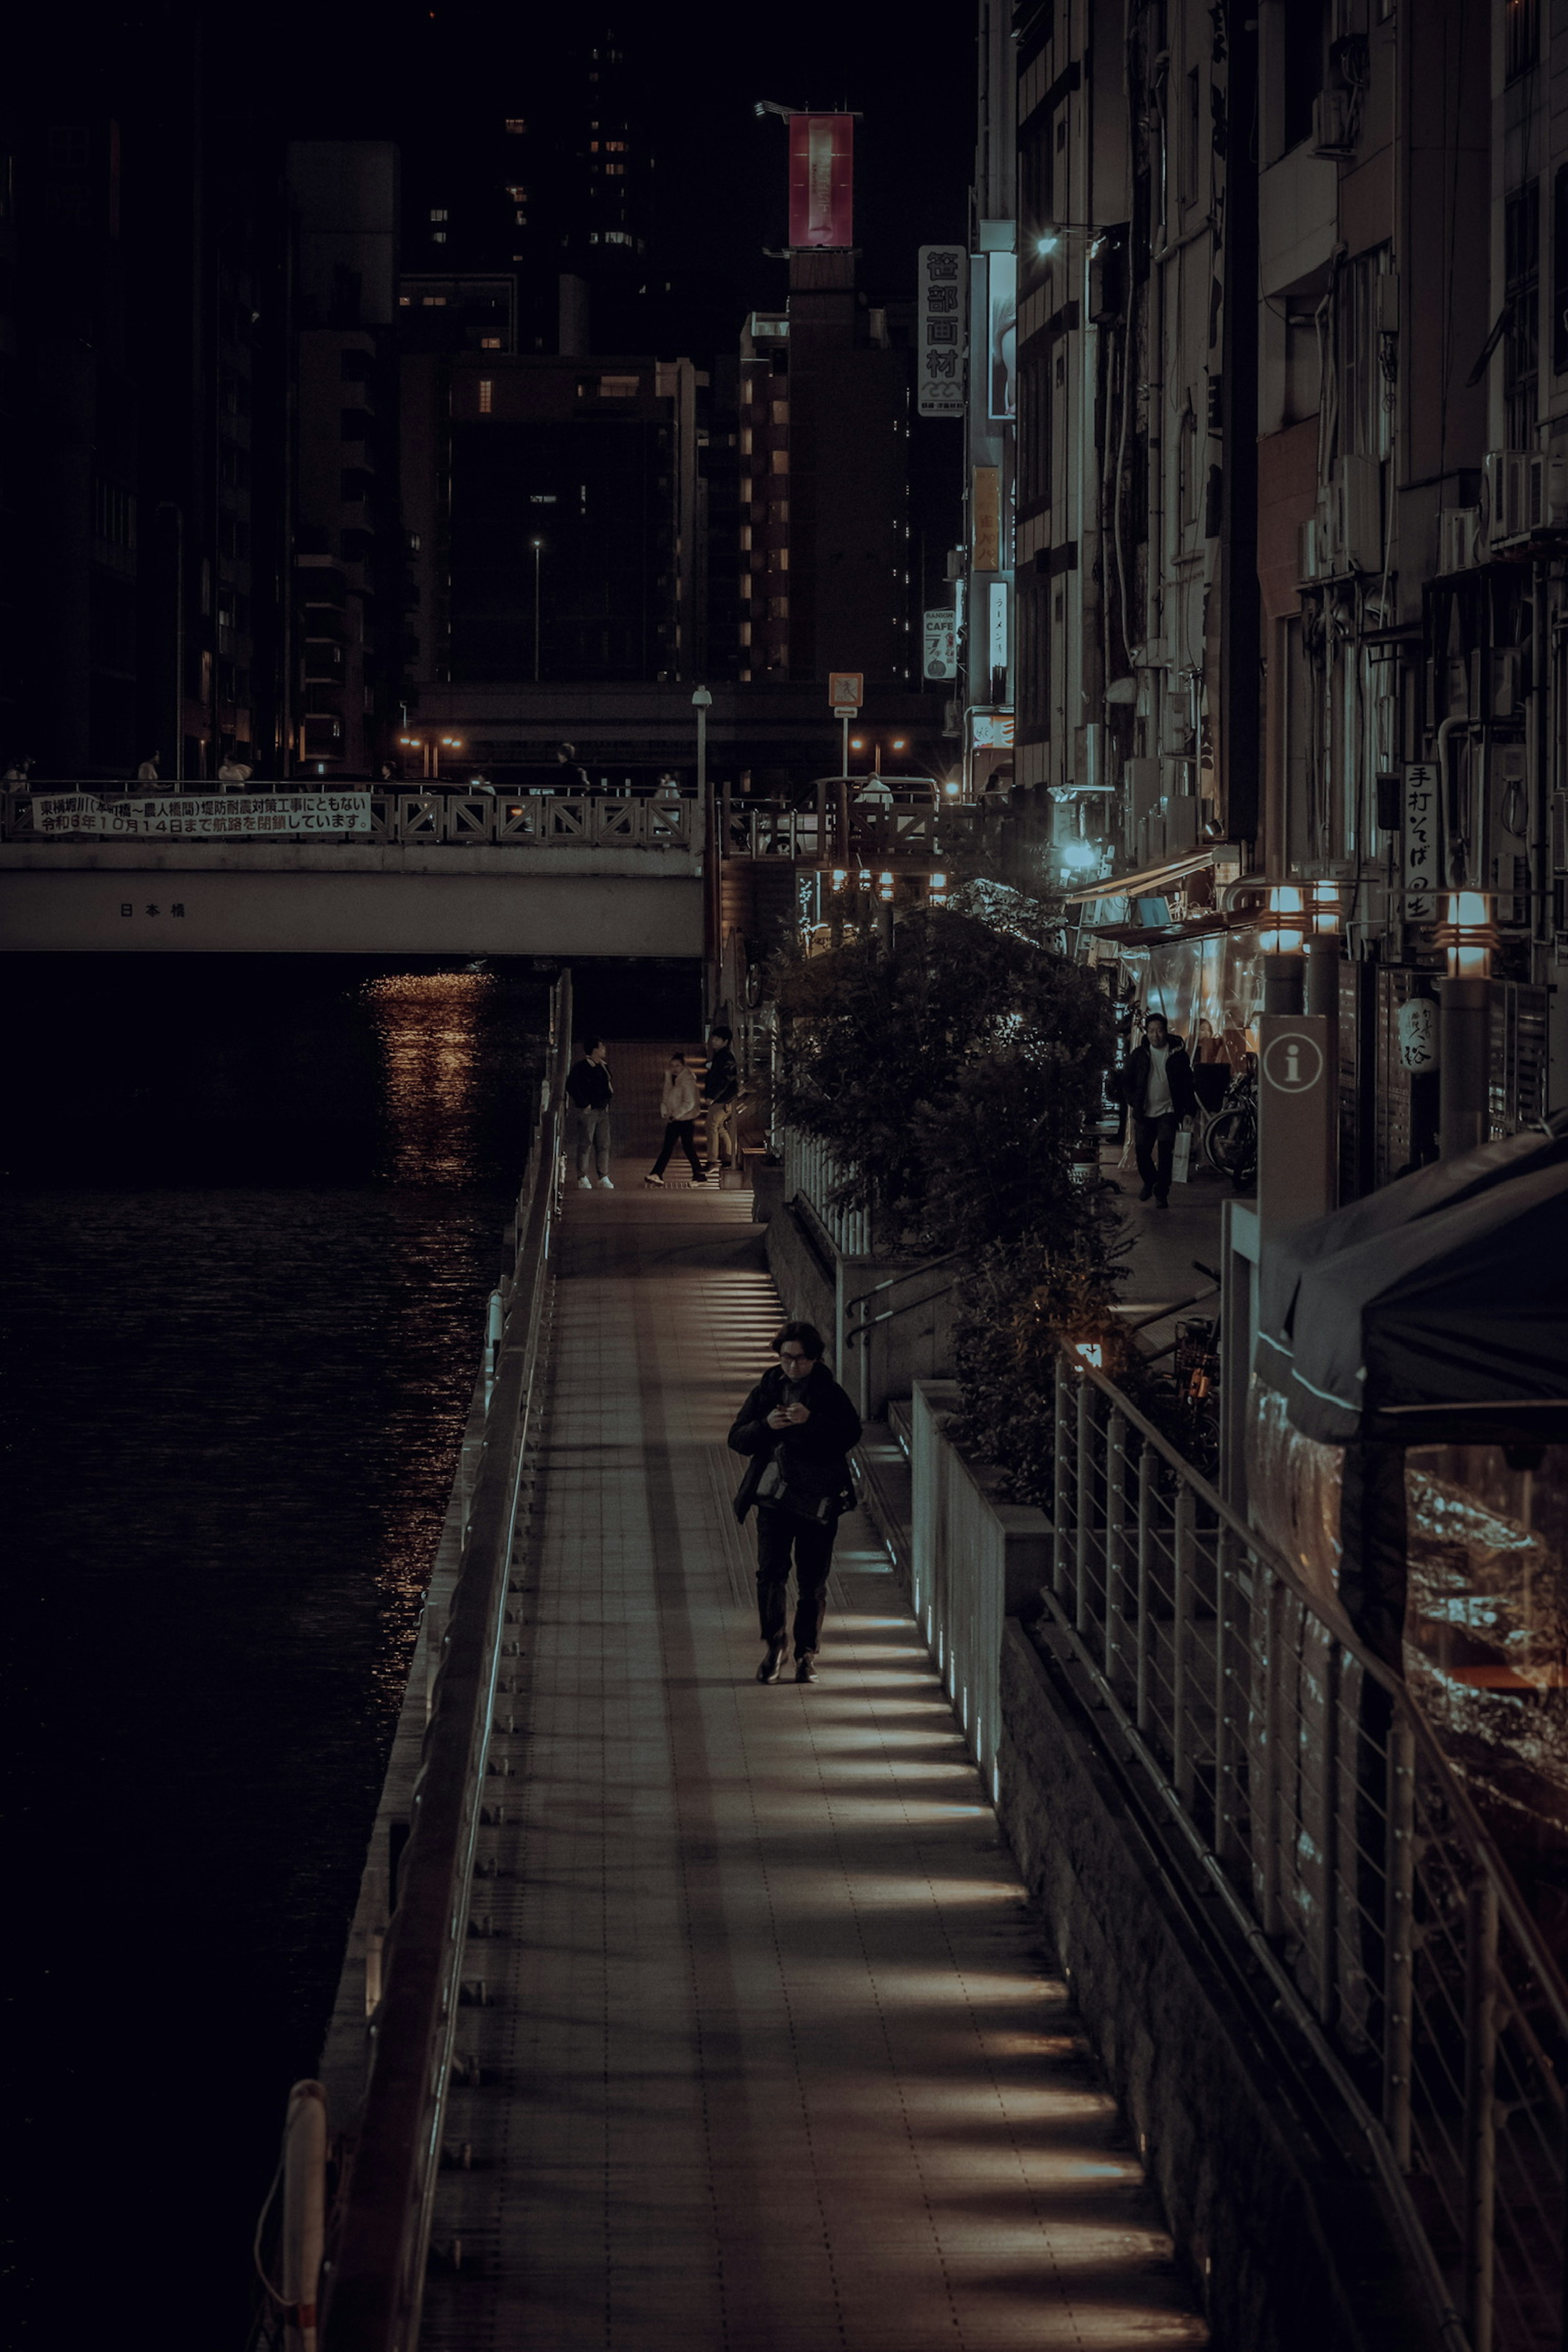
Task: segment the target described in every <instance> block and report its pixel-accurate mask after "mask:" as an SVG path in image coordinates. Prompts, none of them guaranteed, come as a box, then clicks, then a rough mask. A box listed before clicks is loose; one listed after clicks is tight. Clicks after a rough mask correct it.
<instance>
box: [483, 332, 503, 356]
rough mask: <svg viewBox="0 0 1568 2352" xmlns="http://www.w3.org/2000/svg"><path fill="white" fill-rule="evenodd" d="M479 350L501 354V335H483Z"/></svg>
mask: <svg viewBox="0 0 1568 2352" xmlns="http://www.w3.org/2000/svg"><path fill="white" fill-rule="evenodd" d="M479 349H480V351H481V352H499V351H500V336H499V335H481V336H480V337H479Z"/></svg>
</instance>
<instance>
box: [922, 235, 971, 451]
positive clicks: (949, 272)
mask: <svg viewBox="0 0 1568 2352" xmlns="http://www.w3.org/2000/svg"><path fill="white" fill-rule="evenodd" d="M968 272H969V256H968V255H967V254H966V253H965V251H964V249H963V246H961V245H922V246H921V249H920V260H919V275H920V311H919V317H918V320H917V325H916V332H917V334H918V337H919V348H918V352H917V355H916V361H915V370H916V378H917V382H916V393H917V400H916V406H917V408H918V410H919V413H920V415H921V416H962V415H963V318H964V294H965V289H966V286H967V282H968Z"/></svg>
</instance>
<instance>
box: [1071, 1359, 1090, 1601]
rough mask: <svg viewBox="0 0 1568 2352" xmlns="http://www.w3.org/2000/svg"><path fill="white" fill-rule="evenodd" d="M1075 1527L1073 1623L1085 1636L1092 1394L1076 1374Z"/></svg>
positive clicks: (1084, 1377)
mask: <svg viewBox="0 0 1568 2352" xmlns="http://www.w3.org/2000/svg"><path fill="white" fill-rule="evenodd" d="M1077 1377H1078V1495H1077V1500H1076V1505H1075V1509H1076V1516H1077V1518H1078V1525H1077V1527H1076V1528H1075V1529H1074V1530H1073V1543H1074V1552H1075V1559H1074V1592H1073V1623H1074V1624H1075V1625H1076V1626H1077V1628H1078V1630H1079V1633H1082V1634H1084V1635H1086V1636H1087V1634H1088V1633H1089V1629H1090V1625H1091V1623H1092V1622H1093V1621H1092V1615H1091V1612H1090V1609H1089V1544H1090V1541H1091V1540H1092V1538H1093V1533H1094V1403H1093V1397H1094V1391H1093V1389H1092V1387H1091V1386H1090V1383H1089V1379H1088V1376H1087V1375H1086V1374H1085V1373H1082V1372H1079V1374H1078V1376H1077Z"/></svg>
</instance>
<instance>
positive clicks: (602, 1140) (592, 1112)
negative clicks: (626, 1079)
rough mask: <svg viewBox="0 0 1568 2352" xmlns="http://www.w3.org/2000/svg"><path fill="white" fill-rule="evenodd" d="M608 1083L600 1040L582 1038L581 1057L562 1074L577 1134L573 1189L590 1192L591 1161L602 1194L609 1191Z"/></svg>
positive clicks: (610, 1093)
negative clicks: (589, 1171) (575, 1176)
mask: <svg viewBox="0 0 1568 2352" xmlns="http://www.w3.org/2000/svg"><path fill="white" fill-rule="evenodd" d="M615 1091H616V1090H615V1087H613V1086H612V1084H611V1083H610V1068H609V1064H608V1063H607V1062H606V1061H605V1041H604V1039H603V1038H602V1037H584V1040H583V1058H582V1060H581V1061H578V1062H574V1063H573V1065H572V1067H571V1069H570V1070H569V1071H568V1072H567V1074H566V1099H567V1101H568V1102H569V1103H570V1104H571V1106H572V1123H573V1125H574V1128H575V1129H576V1131H577V1138H576V1139H577V1190H578V1191H579V1192H592V1191H593V1189H594V1180H593V1178H592V1177H591V1176H590V1175H589V1173H588V1163H589V1160H593V1161H594V1162H595V1165H596V1167H597V1169H598V1171H599V1183H600V1186H601V1188H602V1190H603V1191H605V1192H614V1191H615V1189H616V1188H615V1186H614V1185H613V1184H612V1183H611V1181H610V1104H611V1102H612V1100H613V1099H614V1097H615Z"/></svg>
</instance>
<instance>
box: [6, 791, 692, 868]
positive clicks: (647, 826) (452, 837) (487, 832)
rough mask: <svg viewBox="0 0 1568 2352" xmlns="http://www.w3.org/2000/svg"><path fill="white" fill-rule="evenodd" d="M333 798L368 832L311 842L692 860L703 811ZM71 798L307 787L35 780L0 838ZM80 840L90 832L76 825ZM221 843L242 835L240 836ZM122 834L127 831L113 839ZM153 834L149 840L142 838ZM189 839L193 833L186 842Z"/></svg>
mask: <svg viewBox="0 0 1568 2352" xmlns="http://www.w3.org/2000/svg"><path fill="white" fill-rule="evenodd" d="M337 789H338V791H339V792H340V793H344V792H347V793H354V792H362V793H367V794H368V796H369V800H370V831H369V834H368V835H366V834H365V833H363V832H354V833H347V832H339V833H333V832H330V831H315V830H314V829H312V831H311V834H310V838H311V839H313V840H316V841H318V842H332V841H362V842H363V841H364V840H366V839H369V840H371V841H382V842H406V843H410V844H420V845H422V844H426V843H431V844H436V843H452V844H455V845H458V846H459V847H463V848H484V847H486V846H489V845H496V846H500V847H502V848H516V847H522V848H551V849H647V850H656V851H657V850H676V851H683V852H685V853H686V854H688V855H695V854H696V853H697V852H699V851H700V849H701V846H702V834H703V813H702V809H701V805H700V803H698V802H697V801H695V800H681V801H677V800H674V799H670V800H664V801H660V800H647V799H641V800H639V799H632V798H629V797H622V796H621V795H619V794H616V793H506V792H504V791H502V790H500V789H499V788H498V790H497V791H496V792H495V793H447V792H419V791H417V790H413V789H405V788H403V787H401V786H399V787H393V788H388V787H386V786H382V785H356V784H354V783H353V782H348V783H345V784H343V785H342V786H340V787H338V788H337ZM68 794H75V795H80V796H82V797H84V798H86V799H89V800H92V801H96V802H100V803H102V805H103V806H104V807H105V808H106V809H110V810H111V809H112V808H113V807H114V805H115V803H116V802H121V801H126V800H143V799H153V800H155V801H156V802H157V803H158V807H159V811H160V813H162V812H163V810H165V809H166V810H167V811H168V812H169V813H170V814H174V813H176V812H177V811H178V810H179V808H180V805H181V803H182V802H192V801H195V800H203V801H208V802H213V803H224V802H228V803H230V804H231V805H232V806H233V808H234V809H235V810H236V811H239V809H240V808H241V807H242V805H243V803H244V802H245V801H246V800H256V799H268V798H272V797H276V796H285V795H286V796H288V797H289V798H299V799H306V800H308V799H310V797H311V795H310V792H309V789H308V787H306V786H302V785H301V784H300V783H298V782H295V783H258V782H252V783H248V784H246V785H244V786H243V787H236V789H235V791H234V793H232V794H226V793H225V791H224V788H223V786H222V785H221V784H212V783H204V784H199V785H188V786H186V787H184V789H183V790H181V791H178V792H176V791H173V790H171V791H166V792H165V791H162V790H156V791H153V792H149V790H148V788H147V787H146V786H117V785H107V784H102V783H95V782H90V781H89V782H85V783H83V782H49V783H47V784H45V783H39V782H35V783H34V784H33V785H32V786H31V788H30V789H29V790H27V791H25V792H17V791H11V792H6V793H3V794H0V837H3V838H4V839H5V840H6V841H30V840H33V839H35V838H37V829H36V827H35V824H34V820H33V800H34V797H35V795H37V797H39V798H45V797H50V796H56V795H60V796H63V795H68ZM81 830H82V834H83V836H84V837H85V836H88V835H95V834H96V829H95V828H92V827H89V826H88V825H85V824H84V825H83V826H82V828H81ZM287 830H288V828H287V827H282V826H279V824H277V823H268V824H261V823H258V824H257V827H256V831H257V835H258V837H259V836H261V835H265V836H266V837H267V838H268V839H274V840H275V839H277V838H279V836H280V835H281V834H284V833H286V832H287ZM225 831H226V837H228V838H230V839H233V838H244V837H245V836H244V833H243V830H238V831H237V832H229V831H228V829H227V828H225ZM74 837H75V836H74V835H72V834H71V833H69V832H62V831H60V830H58V828H51V833H50V838H51V839H55V840H70V839H72V838H74ZM119 837H121V838H130V837H132V836H130V835H124V836H119ZM149 837H151V838H153V839H157V838H162V837H163V836H161V835H151V836H149ZM187 837H194V836H187Z"/></svg>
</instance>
